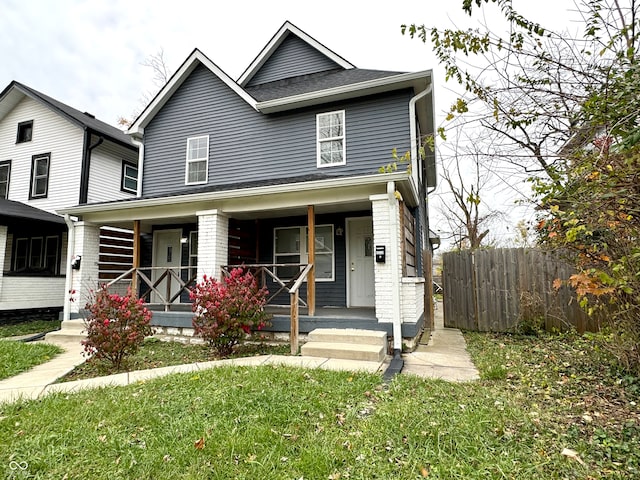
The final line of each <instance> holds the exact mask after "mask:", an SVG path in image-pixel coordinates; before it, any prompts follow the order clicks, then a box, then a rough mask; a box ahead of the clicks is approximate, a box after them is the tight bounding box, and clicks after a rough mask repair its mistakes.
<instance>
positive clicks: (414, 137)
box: [409, 83, 433, 187]
mask: <svg viewBox="0 0 640 480" xmlns="http://www.w3.org/2000/svg"><path fill="white" fill-rule="evenodd" d="M432 90H433V83H430V84H429V86H428V87H427V88H425V89H424V90H423V91H421V92H420V93H418V94H417V95H415V96H414V97H413V98H412V99H411V100H409V128H410V130H409V131H410V133H411V168H412V169H413V167H414V166H415V167H417V166H418V165H417V163H418V131H417V129H416V103H417V102H418V100H420V99H421V98H423V97H426V96H427V95H429V94H430V93H431V91H432ZM413 162H416V165H414V164H413ZM412 171H413V170H412ZM416 187H417V185H416Z"/></svg>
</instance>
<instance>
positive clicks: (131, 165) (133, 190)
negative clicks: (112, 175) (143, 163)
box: [121, 160, 138, 193]
mask: <svg viewBox="0 0 640 480" xmlns="http://www.w3.org/2000/svg"><path fill="white" fill-rule="evenodd" d="M127 168H129V169H132V168H133V169H135V171H136V174H135V176H131V175H127ZM127 179H130V180H134V181H135V182H136V188H129V187H127V182H126V180H127ZM121 181H122V187H121V190H122V191H123V192H129V193H138V166H137V165H136V164H135V163H132V162H129V161H127V160H122V179H121Z"/></svg>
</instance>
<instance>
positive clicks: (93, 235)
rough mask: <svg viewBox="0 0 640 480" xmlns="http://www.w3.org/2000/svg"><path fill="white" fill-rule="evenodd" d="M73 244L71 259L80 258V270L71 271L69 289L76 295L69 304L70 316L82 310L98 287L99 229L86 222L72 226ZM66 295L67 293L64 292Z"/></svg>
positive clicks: (69, 259)
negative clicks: (73, 232)
mask: <svg viewBox="0 0 640 480" xmlns="http://www.w3.org/2000/svg"><path fill="white" fill-rule="evenodd" d="M74 229H75V242H74V248H73V256H72V258H68V259H67V261H68V262H71V261H73V257H75V256H80V258H81V260H80V268H79V269H74V270H71V289H72V290H75V291H76V293H75V295H73V299H74V301H73V302H71V306H70V311H71V314H74V313H75V314H77V313H79V312H80V310H81V309H83V308H84V306H85V304H86V303H87V301H88V300H89V299H90V298H91V296H92V291H95V290H96V289H97V288H98V287H99V285H98V257H99V253H100V227H99V226H97V225H93V224H91V223H87V222H77V223H75V224H74ZM65 294H68V292H65Z"/></svg>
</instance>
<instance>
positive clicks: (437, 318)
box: [402, 303, 480, 382]
mask: <svg viewBox="0 0 640 480" xmlns="http://www.w3.org/2000/svg"><path fill="white" fill-rule="evenodd" d="M434 327H435V328H434V329H433V332H432V333H431V338H430V339H429V343H428V344H427V345H418V347H417V348H416V349H415V350H414V351H413V352H411V353H407V354H404V355H402V359H403V360H404V368H403V369H402V373H408V374H413V375H418V376H420V377H423V378H441V379H443V380H448V381H450V382H467V381H471V380H478V379H479V378H480V375H479V373H478V370H477V369H476V366H475V365H474V364H473V362H472V361H471V357H470V356H469V353H468V352H467V342H465V340H464V337H463V336H462V332H460V330H458V329H457V328H445V327H444V315H443V311H442V303H439V304H438V308H437V309H436V311H435V315H434Z"/></svg>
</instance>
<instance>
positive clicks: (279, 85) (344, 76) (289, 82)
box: [245, 68, 404, 102]
mask: <svg viewBox="0 0 640 480" xmlns="http://www.w3.org/2000/svg"><path fill="white" fill-rule="evenodd" d="M402 73H404V72H387V71H382V70H365V69H361V68H350V69H347V70H343V69H339V70H338V69H336V70H327V71H325V72H320V73H314V74H311V75H302V76H299V77H291V78H287V79H284V80H278V81H275V82H269V83H263V84H261V85H255V86H252V87H246V88H245V90H246V91H247V93H249V94H250V95H251V96H252V97H253V98H255V99H256V100H258V101H259V102H265V101H267V100H274V99H277V98H285V97H291V96H293V95H302V94H305V93H311V92H317V91H320V90H326V89H328V88H335V87H344V86H346V85H352V84H356V83H361V82H366V81H369V80H378V79H380V78H387V77H393V76H395V75H401V74H402Z"/></svg>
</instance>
